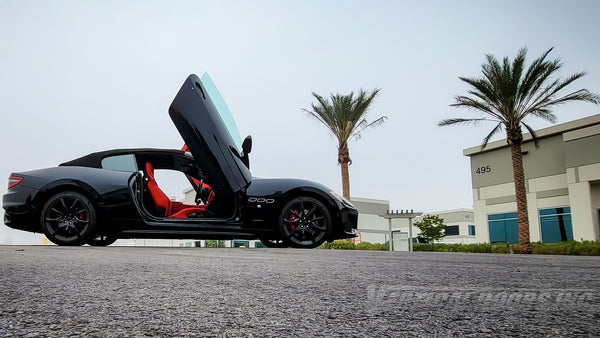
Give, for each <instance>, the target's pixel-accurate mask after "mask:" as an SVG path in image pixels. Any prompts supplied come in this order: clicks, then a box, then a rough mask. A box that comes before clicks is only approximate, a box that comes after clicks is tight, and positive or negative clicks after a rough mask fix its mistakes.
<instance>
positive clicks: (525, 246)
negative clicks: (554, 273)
mask: <svg viewBox="0 0 600 338" xmlns="http://www.w3.org/2000/svg"><path fill="white" fill-rule="evenodd" d="M552 49H553V48H550V49H549V50H548V51H546V52H545V53H543V54H542V56H541V57H539V58H538V59H536V60H534V61H533V63H532V64H531V65H530V66H529V68H528V69H527V70H526V71H525V68H524V64H525V56H526V54H527V49H526V48H522V49H521V50H520V51H519V53H518V54H517V56H516V57H515V59H514V60H513V61H512V64H511V63H510V62H509V60H508V58H507V57H505V58H504V60H503V62H502V64H501V63H500V62H498V60H496V58H495V57H494V56H493V55H491V54H488V55H487V56H486V58H487V63H484V64H483V65H482V68H483V70H482V73H483V77H482V78H464V77H460V78H459V79H460V80H462V81H464V82H466V83H468V84H469V85H470V86H471V89H470V90H468V92H467V93H468V94H469V95H467V96H464V95H458V96H456V97H455V101H456V102H455V103H454V104H451V106H453V107H466V108H470V109H474V110H476V111H479V112H480V113H482V115H481V116H482V117H480V118H453V119H447V120H442V121H440V122H439V125H440V126H447V125H451V124H458V125H461V124H462V125H465V124H474V125H476V124H478V123H480V122H486V121H491V122H494V123H496V126H495V127H494V128H493V129H492V131H491V132H490V133H489V134H488V135H487V136H486V137H485V138H484V139H483V143H482V145H481V149H482V150H483V149H484V148H485V146H486V145H487V143H488V141H489V140H490V139H491V138H492V137H493V136H494V135H496V134H497V133H499V132H501V131H502V129H504V130H505V131H506V142H507V143H508V145H509V146H510V152H511V158H512V166H513V176H514V181H515V195H516V200H517V212H518V215H519V216H518V233H519V243H518V245H517V247H516V249H515V252H520V253H531V245H530V242H529V215H528V213H527V196H526V190H525V177H524V173H523V154H522V153H521V144H522V143H523V132H522V129H521V127H525V129H527V131H528V132H529V133H530V134H531V136H532V138H533V141H534V144H535V146H536V147H537V146H538V142H537V137H536V134H535V132H534V130H533V129H532V128H531V127H530V126H529V125H527V124H526V123H525V120H526V119H527V118H534V117H538V118H541V119H543V120H546V121H548V122H551V123H554V122H555V121H556V115H554V114H553V113H552V108H553V107H554V106H557V105H560V104H564V103H567V102H570V101H586V102H591V103H594V104H598V103H600V96H598V95H596V94H592V93H590V92H589V91H588V90H586V89H579V90H577V91H574V92H571V93H569V94H566V95H562V96H561V95H559V92H560V91H561V90H562V89H564V88H565V87H567V86H568V85H570V84H571V83H572V82H574V81H575V80H577V79H579V78H581V77H582V76H584V75H585V73H584V72H579V73H575V74H573V75H571V76H569V77H568V78H566V79H565V80H561V79H559V78H558V77H556V73H557V72H558V70H559V69H560V68H561V67H562V65H563V64H562V62H561V60H560V59H556V60H553V61H550V60H546V58H547V57H548V54H550V52H551V51H552Z"/></svg>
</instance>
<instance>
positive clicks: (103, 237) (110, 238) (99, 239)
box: [86, 235, 117, 246]
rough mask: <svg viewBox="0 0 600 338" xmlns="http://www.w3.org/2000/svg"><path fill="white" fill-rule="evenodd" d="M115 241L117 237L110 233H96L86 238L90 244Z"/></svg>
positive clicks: (98, 244)
mask: <svg viewBox="0 0 600 338" xmlns="http://www.w3.org/2000/svg"><path fill="white" fill-rule="evenodd" d="M116 241H117V237H114V236H111V235H97V236H93V237H92V238H90V239H88V240H87V242H86V243H87V244H89V245H91V246H108V245H111V244H113V243H114V242H116Z"/></svg>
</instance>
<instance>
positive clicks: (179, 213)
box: [146, 162, 212, 218]
mask: <svg viewBox="0 0 600 338" xmlns="http://www.w3.org/2000/svg"><path fill="white" fill-rule="evenodd" d="M146 177H147V178H148V182H147V185H148V190H149V191H150V195H151V196H152V199H153V200H154V204H156V206H157V207H159V208H160V209H161V211H162V209H164V210H165V212H164V215H162V216H165V217H174V218H188V217H189V215H190V214H192V213H201V214H203V215H205V214H206V205H188V204H183V203H181V202H175V201H171V199H169V197H168V196H167V195H166V194H165V193H164V192H163V191H162V190H161V189H160V188H159V186H158V183H156V180H155V179H154V166H153V165H152V163H150V162H146ZM211 195H212V192H211ZM211 197H212V196H211ZM211 199H212V198H209V200H211Z"/></svg>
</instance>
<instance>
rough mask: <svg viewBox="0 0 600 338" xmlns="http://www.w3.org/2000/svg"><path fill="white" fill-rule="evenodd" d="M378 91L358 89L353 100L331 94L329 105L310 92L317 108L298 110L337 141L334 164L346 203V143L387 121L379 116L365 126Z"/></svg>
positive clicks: (351, 96) (326, 100) (351, 94)
mask: <svg viewBox="0 0 600 338" xmlns="http://www.w3.org/2000/svg"><path fill="white" fill-rule="evenodd" d="M379 91H380V89H377V88H376V89H374V90H373V91H372V92H370V93H369V92H365V91H364V90H362V89H361V90H360V91H359V92H358V95H356V96H354V92H350V94H348V95H340V94H335V95H334V94H331V96H330V98H331V102H330V101H329V100H328V99H326V98H324V97H322V96H321V95H318V94H316V93H314V92H313V93H312V94H313V96H314V97H315V98H316V99H317V104H314V103H312V104H311V109H310V110H308V109H302V110H303V111H304V112H306V113H308V114H309V115H310V116H312V117H314V118H316V119H317V120H319V121H320V122H321V123H323V124H324V125H325V126H326V127H327V128H328V129H329V131H330V132H331V133H332V134H333V136H335V138H337V140H338V163H339V164H340V165H341V167H342V188H343V194H344V197H345V198H347V199H350V179H349V175H348V165H349V164H352V160H351V159H350V153H349V151H348V141H349V140H350V138H351V137H355V138H356V139H359V138H360V133H361V132H362V131H363V130H365V129H367V128H370V127H375V126H378V125H381V124H382V123H384V122H385V120H386V119H387V117H386V116H382V117H380V118H378V119H377V120H375V121H373V122H371V123H368V122H367V120H366V118H365V117H366V116H367V113H368V111H369V107H370V105H371V103H373V100H374V99H375V97H376V96H377V94H379Z"/></svg>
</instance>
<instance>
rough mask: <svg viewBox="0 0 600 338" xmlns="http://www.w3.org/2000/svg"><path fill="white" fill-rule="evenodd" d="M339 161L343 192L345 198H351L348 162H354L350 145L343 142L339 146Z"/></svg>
mask: <svg viewBox="0 0 600 338" xmlns="http://www.w3.org/2000/svg"><path fill="white" fill-rule="evenodd" d="M338 163H339V164H340V166H341V167H342V190H343V191H342V192H343V195H344V198H346V199H347V200H350V175H349V173H348V164H349V163H352V160H351V159H350V152H349V151H348V145H347V144H346V143H342V144H340V145H339V147H338Z"/></svg>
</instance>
